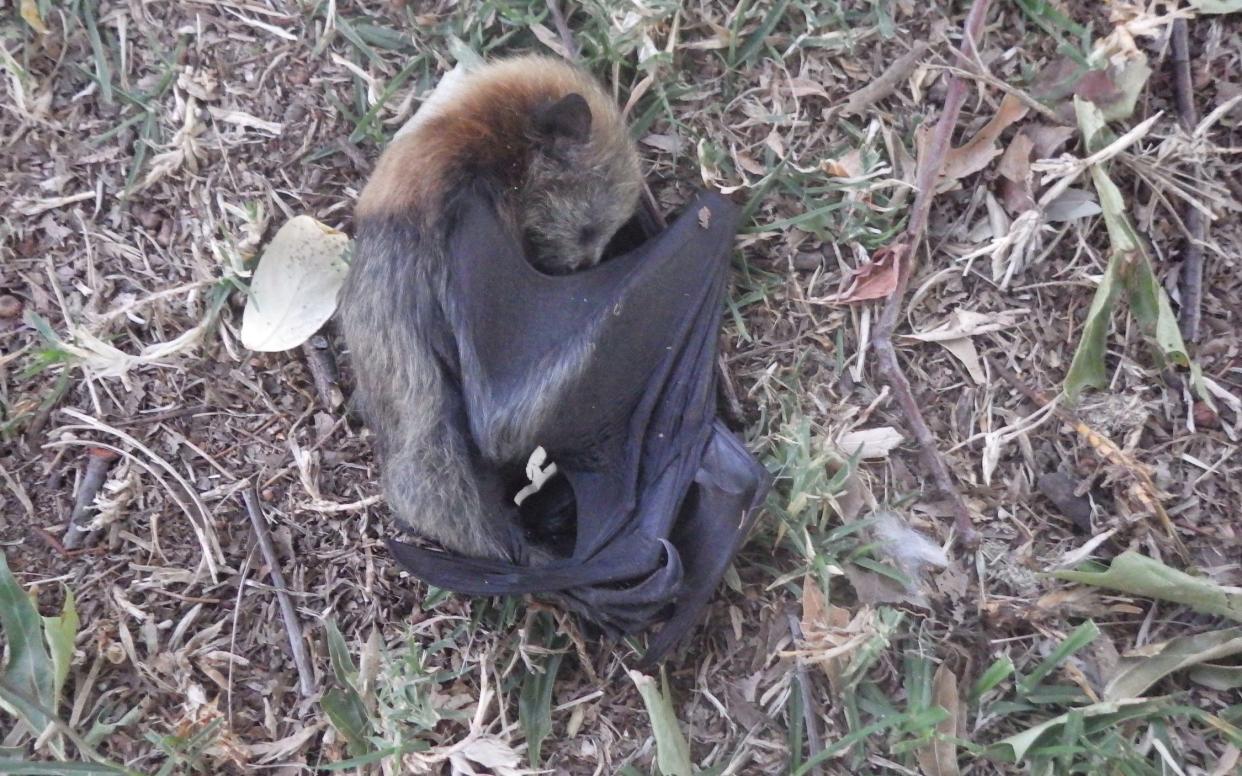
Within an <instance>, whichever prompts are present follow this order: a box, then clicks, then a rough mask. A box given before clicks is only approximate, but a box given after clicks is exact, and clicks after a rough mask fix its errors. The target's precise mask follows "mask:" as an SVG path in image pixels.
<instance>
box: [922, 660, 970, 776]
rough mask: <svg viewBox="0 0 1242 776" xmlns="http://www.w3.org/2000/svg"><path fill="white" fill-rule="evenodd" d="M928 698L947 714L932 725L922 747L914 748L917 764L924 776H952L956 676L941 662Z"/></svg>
mask: <svg viewBox="0 0 1242 776" xmlns="http://www.w3.org/2000/svg"><path fill="white" fill-rule="evenodd" d="M932 699H933V700H934V701H935V703H936V705H937V706H939V707H940V708H942V709H944V710H945V711H947V712H949V716H948V717H946V718H944V719H942V720H940V722H938V723H937V724H936V734H935V736H933V737H932V740H931V741H930V742H928V743H927V744H926V745H925V746H921V747H919V748H918V749H917V750H915V756H916V757H917V758H918V761H919V767H920V768H922V769H923V773H924V774H926V776H956V774H959V773H961V771H960V770H959V768H958V765H957V745H956V744H954V743H953V739H954V738H955V737H956V736H957V726H958V725H957V721H958V720H957V718H958V714H959V709H960V701H959V699H958V693H957V675H956V674H954V673H953V672H952V671H950V670H949V667H948V666H946V665H945V664H944V663H941V664H940V667H939V668H937V669H936V675H935V676H934V677H933V678H932Z"/></svg>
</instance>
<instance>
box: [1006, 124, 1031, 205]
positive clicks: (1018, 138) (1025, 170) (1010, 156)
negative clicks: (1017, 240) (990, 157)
mask: <svg viewBox="0 0 1242 776" xmlns="http://www.w3.org/2000/svg"><path fill="white" fill-rule="evenodd" d="M1033 148H1034V141H1032V140H1031V138H1029V137H1028V136H1026V135H1025V134H1018V135H1015V136H1014V138H1013V140H1011V141H1010V142H1009V147H1008V148H1006V149H1005V153H1004V154H1002V155H1001V160H1000V165H999V166H998V167H997V169H996V171H997V172H998V173H999V174H1000V179H999V180H998V181H997V184H998V186H999V188H1000V196H1001V201H1002V202H1004V203H1005V209H1006V210H1008V211H1009V212H1010V214H1012V215H1017V214H1018V213H1022V212H1024V211H1027V210H1030V209H1031V208H1033V207H1035V195H1034V193H1033V188H1032V187H1033V182H1034V177H1035V176H1034V174H1033V173H1032V172H1031V151H1032V149H1033Z"/></svg>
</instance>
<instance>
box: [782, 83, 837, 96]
mask: <svg viewBox="0 0 1242 776" xmlns="http://www.w3.org/2000/svg"><path fill="white" fill-rule="evenodd" d="M785 88H786V89H787V90H788V92H789V94H790V96H792V97H798V98H802V97H823V98H824V99H825V100H826V99H828V92H827V90H825V89H824V87H823V86H822V85H820V83H819V82H818V81H812V80H810V79H807V78H791V79H789V81H788V82H787V83H786V84H785Z"/></svg>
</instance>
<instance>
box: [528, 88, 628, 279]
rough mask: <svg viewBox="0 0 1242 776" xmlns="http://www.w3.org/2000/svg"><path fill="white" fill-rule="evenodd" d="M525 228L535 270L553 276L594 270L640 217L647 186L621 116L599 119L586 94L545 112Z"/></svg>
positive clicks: (535, 123) (538, 117)
mask: <svg viewBox="0 0 1242 776" xmlns="http://www.w3.org/2000/svg"><path fill="white" fill-rule="evenodd" d="M531 127H532V134H533V137H532V138H531V141H532V153H531V157H530V169H529V170H528V171H527V175H526V176H525V179H524V183H523V189H522V191H521V193H520V197H521V203H522V204H521V219H522V223H521V227H522V231H523V234H524V236H525V238H526V241H527V243H528V246H529V253H530V258H531V262H532V263H533V264H534V265H535V266H536V267H537V268H539V269H540V270H543V271H544V272H548V273H551V274H561V273H565V272H572V271H573V270H576V269H581V268H583V267H589V266H591V265H593V264H596V263H598V262H599V261H600V259H601V258H603V255H604V250H605V248H607V246H608V243H609V241H610V240H611V239H612V237H613V235H614V234H616V233H617V231H618V230H619V229H620V228H621V226H622V225H623V224H624V223H625V222H626V221H628V220H629V219H630V217H631V216H633V214H634V211H635V209H636V208H637V206H638V196H639V192H640V191H641V187H642V178H641V174H640V172H639V169H638V155H637V153H636V152H635V150H634V146H633V143H632V142H631V141H630V139H629V136H628V134H627V133H626V131H625V127H624V125H623V123H622V122H621V119H620V116H619V115H618V114H617V113H616V112H615V111H609V112H607V113H605V114H604V115H592V112H591V106H590V104H589V103H588V102H587V100H586V99H585V98H584V97H583V96H582V95H580V94H577V93H570V94H567V95H564V96H563V97H561V98H560V99H558V100H555V101H550V102H547V103H545V104H541V105H539V106H537V107H536V108H535V110H534V113H533V115H532V117H531Z"/></svg>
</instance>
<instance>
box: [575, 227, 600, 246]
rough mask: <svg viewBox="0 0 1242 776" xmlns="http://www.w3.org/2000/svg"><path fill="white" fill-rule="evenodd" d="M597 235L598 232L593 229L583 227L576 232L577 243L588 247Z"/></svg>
mask: <svg viewBox="0 0 1242 776" xmlns="http://www.w3.org/2000/svg"><path fill="white" fill-rule="evenodd" d="M598 234H599V230H598V229H596V228H595V227H593V226H584V227H582V228H581V229H579V230H578V243H579V244H580V245H589V244H590V243H592V242H595V238H596V236H597V235H598Z"/></svg>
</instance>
